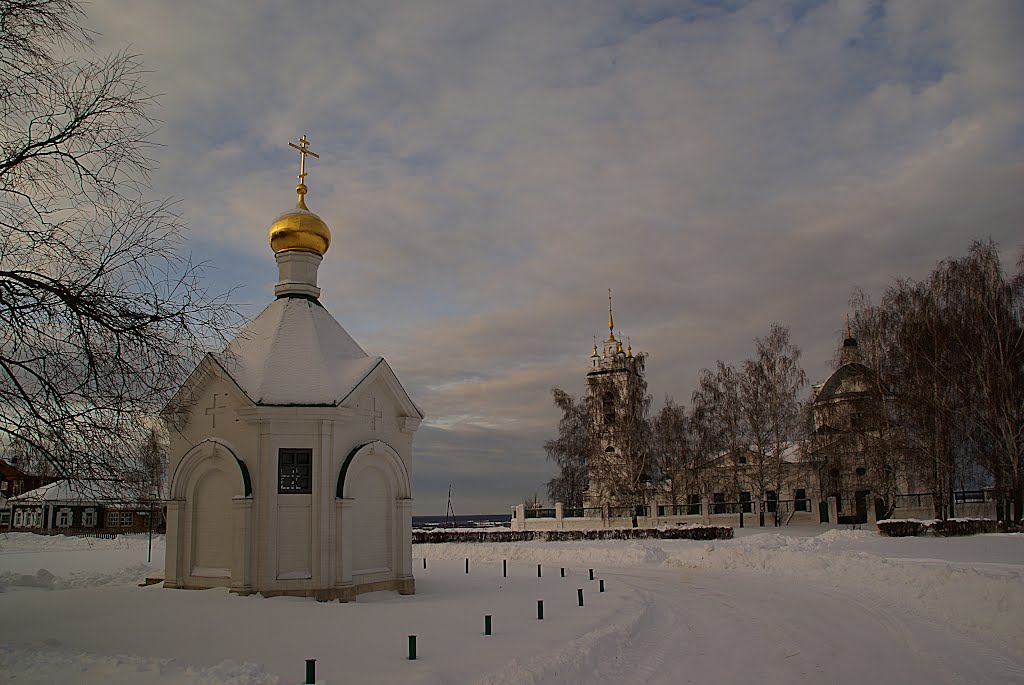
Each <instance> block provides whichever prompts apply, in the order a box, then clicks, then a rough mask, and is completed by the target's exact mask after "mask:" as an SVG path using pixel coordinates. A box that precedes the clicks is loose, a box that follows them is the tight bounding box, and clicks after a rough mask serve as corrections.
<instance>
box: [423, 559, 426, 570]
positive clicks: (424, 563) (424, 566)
mask: <svg viewBox="0 0 1024 685" xmlns="http://www.w3.org/2000/svg"><path fill="white" fill-rule="evenodd" d="M426 567H427V558H426V557H423V568H426Z"/></svg>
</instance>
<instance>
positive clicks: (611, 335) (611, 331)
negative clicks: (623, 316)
mask: <svg viewBox="0 0 1024 685" xmlns="http://www.w3.org/2000/svg"><path fill="white" fill-rule="evenodd" d="M608 342H615V320H614V319H613V318H612V289H611V288H608Z"/></svg>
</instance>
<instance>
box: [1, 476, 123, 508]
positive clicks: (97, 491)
mask: <svg viewBox="0 0 1024 685" xmlns="http://www.w3.org/2000/svg"><path fill="white" fill-rule="evenodd" d="M138 499H139V496H138V494H137V493H136V492H135V491H134V490H133V489H132V488H131V487H130V486H129V485H128V484H126V483H122V482H118V481H102V480H89V481H74V480H58V481H56V482H54V483H50V484H48V485H44V486H42V487H41V488H36V489H35V490H29V491H28V492H23V493H21V494H20V495H17V496H15V497H11V498H10V499H9V500H8V504H36V503H38V504H42V503H44V502H59V503H71V502H74V503H80V504H81V503H88V504H102V503H116V502H134V501H137V500H138Z"/></svg>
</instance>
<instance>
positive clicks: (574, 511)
mask: <svg viewBox="0 0 1024 685" xmlns="http://www.w3.org/2000/svg"><path fill="white" fill-rule="evenodd" d="M562 516H563V517H564V518H601V517H602V516H604V509H603V508H602V507H566V508H565V509H563V510H562Z"/></svg>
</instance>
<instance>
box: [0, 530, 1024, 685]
mask: <svg viewBox="0 0 1024 685" xmlns="http://www.w3.org/2000/svg"><path fill="white" fill-rule="evenodd" d="M821 530H822V529H819V528H816V527H792V528H783V529H771V528H768V529H757V528H747V529H743V530H738V531H737V537H736V539H735V540H730V541H717V542H693V541H667V540H664V541H657V540H643V541H605V542H566V543H546V542H531V543H514V544H513V543H510V544H467V545H450V544H446V545H417V546H415V547H414V550H413V554H414V556H416V558H417V562H416V576H417V590H418V593H417V594H416V595H415V596H411V597H399V596H397V595H394V594H390V593H375V594H371V595H364V596H362V597H360V598H359V600H358V601H357V602H353V603H350V604H339V603H317V602H315V601H313V600H306V599H297V598H274V599H264V598H261V597H237V596H234V595H231V594H229V593H227V592H226V591H222V590H207V591H202V592H188V591H176V590H165V589H163V588H161V587H159V586H152V587H138V583H139V582H140V581H141V580H142V579H143V578H144V577H145V576H146V575H152V574H159V572H160V570H161V567H162V561H163V551H164V544H163V540H162V538H157V539H156V540H155V544H154V548H153V560H154V561H153V563H146V555H147V540H146V538H145V537H139V538H127V539H126V538H119V539H116V540H91V539H76V538H64V537H41V536H34V535H29V534H9V535H0V616H2V617H3V618H2V620H0V682H4V683H7V682H10V683H16V684H17V683H76V684H81V685H99V684H100V683H103V684H104V685H107V684H109V683H133V684H139V685H168V684H175V685H177V684H182V685H184V684H190V685H191V684H196V685H198V684H199V683H203V684H204V685H227V684H233V685H234V684H237V685H241V684H243V683H245V684H248V683H301V682H302V680H303V673H304V660H305V659H307V658H315V659H317V681H318V682H322V683H325V684H335V683H336V684H341V683H474V682H475V683H490V684H495V685H497V684H499V683H609V684H612V683H614V684H615V685H624V684H629V683H702V684H705V683H713V684H715V685H719V684H724V683H756V684H757V685H768V684H773V683H802V682H806V683H821V682H828V683H832V684H847V683H849V684H851V685H852V684H854V683H856V684H858V685H864V684H865V683H868V682H870V683H890V682H892V683H897V682H898V683H901V684H910V683H928V685H935V684H937V683H1024V535H983V536H976V537H969V538H913V539H906V538H903V539H900V538H884V537H881V536H878V535H876V534H874V533H873V532H870V531H848V530H838V529H830V530H826V531H825V532H821ZM422 557H426V558H427V559H428V562H427V568H426V569H423V568H422V562H420V561H419V559H420V558H422ZM467 557H468V558H470V560H471V561H470V573H469V574H468V575H467V574H466V573H465V568H464V559H465V558H467ZM502 560H508V571H509V575H508V577H507V578H503V577H502ZM538 563H540V564H541V565H542V570H543V576H542V577H540V578H538V577H537V564H538ZM561 567H564V568H565V569H566V577H565V578H562V577H561V576H560V573H559V569H560V568H561ZM591 568H593V569H594V571H595V578H596V579H604V581H605V584H606V589H607V591H606V592H604V593H600V592H599V591H598V580H594V581H590V580H589V576H588V569H591ZM578 588H582V589H583V590H584V599H585V606H583V607H579V606H578V604H577V589H578ZM538 599H543V600H544V613H545V615H544V620H543V621H538V620H537V617H536V611H537V600H538ZM485 614H490V615H492V616H493V626H494V635H492V636H485V635H484V634H483V628H484V615H485ZM412 634H415V635H417V640H418V652H419V655H418V656H419V658H418V659H417V660H416V661H409V660H407V658H406V655H407V653H406V650H407V636H408V635H412Z"/></svg>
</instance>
